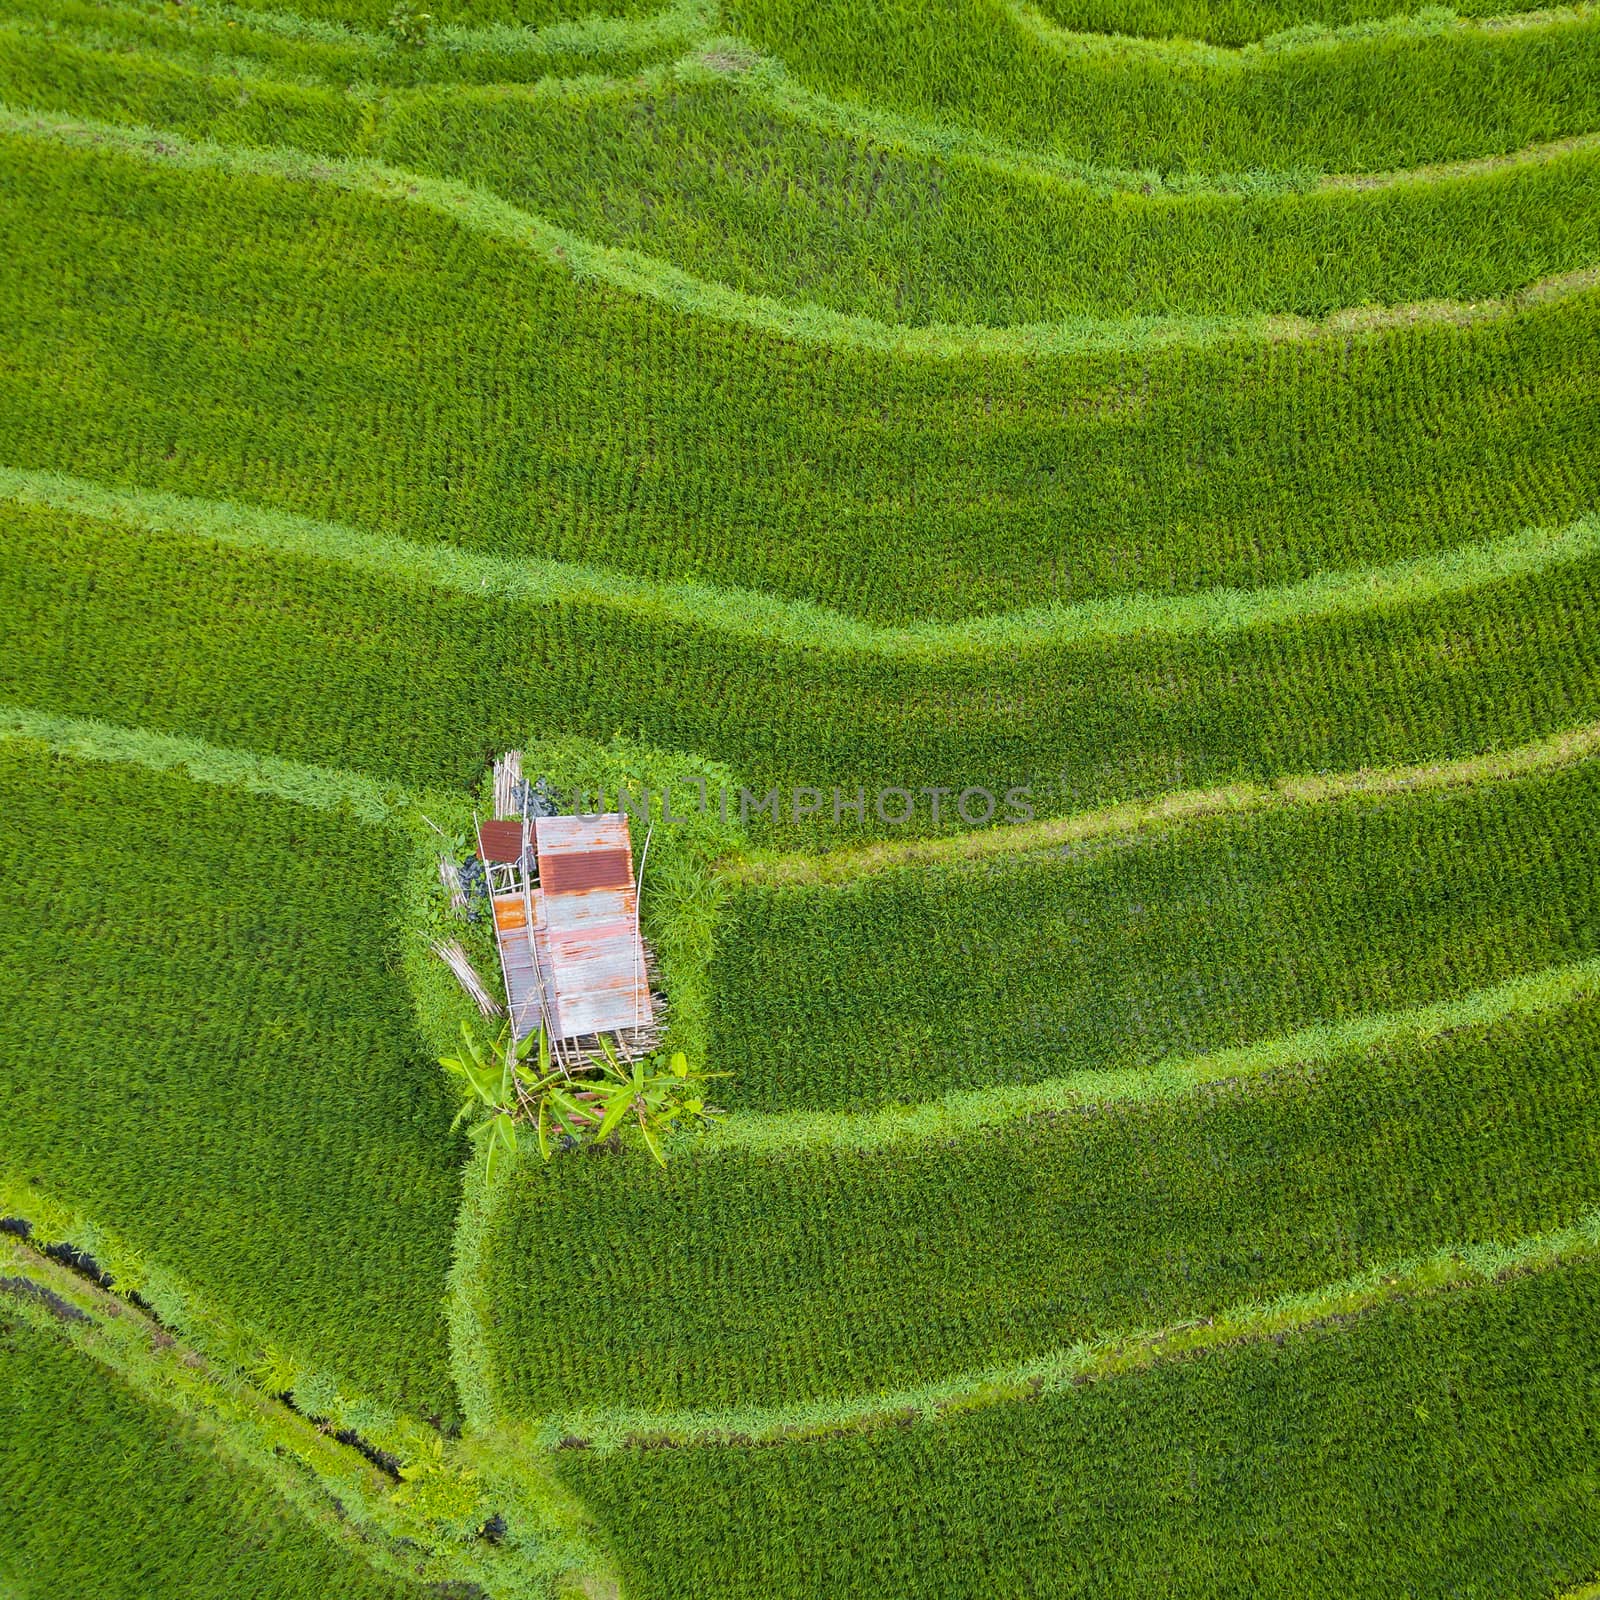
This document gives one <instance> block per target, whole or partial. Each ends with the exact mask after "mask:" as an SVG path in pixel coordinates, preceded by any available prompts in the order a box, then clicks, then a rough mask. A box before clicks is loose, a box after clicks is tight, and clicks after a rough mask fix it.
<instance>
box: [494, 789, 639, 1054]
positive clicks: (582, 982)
mask: <svg viewBox="0 0 1600 1600" xmlns="http://www.w3.org/2000/svg"><path fill="white" fill-rule="evenodd" d="M497 809H498V808H497ZM478 855H479V858H480V859H481V860H482V861H483V863H484V866H485V868H486V869H487V871H488V874H489V888H490V893H491V897H492V899H493V902H494V928H495V938H496V941H497V942H498V945H499V949H500V965H501V969H502V971H503V972H504V974H505V982H506V1002H507V1008H508V1010H509V1011H510V1014H511V1021H512V1026H513V1028H514V1029H515V1032H516V1036H517V1038H519V1039H522V1038H526V1037H527V1035H529V1034H530V1033H533V1032H534V1031H535V1030H536V1029H537V1028H539V1027H540V1026H543V1027H544V1028H545V1029H546V1031H547V1032H548V1034H549V1036H550V1038H551V1039H552V1040H556V1041H562V1040H569V1039H583V1038H587V1037H591V1036H593V1035H596V1034H601V1033H609V1032H617V1031H623V1030H628V1031H633V1032H635V1033H637V1031H638V1030H641V1029H646V1030H647V1029H649V1028H650V1026H651V1024H652V1022H653V1020H654V1019H653V1014H652V1009H651V997H650V983H649V976H648V974H647V972H646V956H645V948H644V941H643V940H642V939H641V938H640V936H639V892H638V888H637V886H636V885H635V883H634V879H633V850H632V842H631V840H630V838H629V834H628V818H627V816H626V815H625V814H622V813H617V814H606V815H598V816H572V817H562V816H530V815H526V814H525V815H523V816H521V817H516V818H507V817H501V818H496V819H495V820H494V821H492V822H485V823H481V824H480V825H479V827H478ZM638 1042H640V1043H644V1042H645V1041H644V1040H639V1041H638Z"/></svg>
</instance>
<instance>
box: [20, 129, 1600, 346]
mask: <svg viewBox="0 0 1600 1600" xmlns="http://www.w3.org/2000/svg"><path fill="white" fill-rule="evenodd" d="M0 134H6V135H10V136H12V137H22V138H29V137H31V138H36V139H47V140H51V141H53V142H56V143H60V144H63V145H67V146H72V147H77V148H86V147H87V148H97V149H106V150H111V151H115V152H117V153H119V154H123V155H127V156H132V157H136V158H139V159H142V160H146V161H160V162H166V163H169V164H171V165H173V166H177V167H181V168H187V169H189V170H204V171H214V172H224V173H248V174H250V175H252V176H256V177H268V178H280V179H283V180H285V181H289V182H311V183H323V184H327V185H328V186H330V187H332V188H336V189H343V190H347V191H351V192H356V193H361V194H367V195H372V196H375V197H377V198H379V199H384V200H398V201H401V202H404V203H407V204H411V205H417V206H421V207H424V208H426V209H428V210H431V211H435V212H437V213H439V214H441V215H443V216H447V217H453V218H455V219H456V220H457V221H458V222H460V223H461V225H462V226H463V227H466V228H468V229H470V230H472V231H475V232H479V233H482V234H484V235H485V236H487V237H489V238H493V239H496V240H498V241H500V242H501V243H505V244H509V245H512V246H513V247H516V248H519V249H523V250H526V251H528V252H529V253H530V254H531V255H533V256H535V257H537V258H538V259H539V260H541V261H542V262H544V263H545V264H547V265H551V266H554V267H556V268H557V269H558V270H561V271H564V272H568V273H571V274H572V275H573V276H574V277H576V278H578V279H580V280H583V279H593V280H596V281H598V282H602V283H606V284H609V285H610V286H611V287H612V288H614V289H617V290H620V291H621V292H623V293H626V294H636V295H642V296H646V297H649V298H652V299H656V300H660V301H663V302H665V303H667V304H669V305H671V306H673V307H674V308H676V309H677V310H680V311H683V312H686V313H688V314H690V315H696V316H705V317H709V318H712V319H713V320H716V321H719V322H724V323H734V324H738V325H740V326H744V327H748V328H751V329H754V330H756V331H758V332H761V333H767V334H771V335H774V336H776V337H778V338H784V339H792V340H796V341H799V342H802V343H812V344H823V345H833V346H839V347H844V348H857V349H867V350H876V351H883V352H887V353H891V354H897V355H903V356H909V357H926V358H935V359H936V358H942V357H953V356H962V355H971V354H979V353H981V354H992V355H998V354H1015V355H1049V354H1063V353H1079V352H1104V351H1139V350H1155V349H1166V348H1171V347H1175V346H1183V345H1195V344H1209V343H1218V342H1223V341H1227V340H1232V339H1246V340H1248V339H1254V340H1259V341H1273V340H1291V339H1293V340H1307V339H1317V338H1322V337H1326V336H1329V335H1334V336H1348V335H1351V334H1357V333H1368V332H1377V331H1380V330H1382V329H1384V328H1399V327H1412V326H1415V325H1416V324H1418V323H1425V322H1445V323H1454V324H1458V325H1464V324H1468V323H1473V322H1479V321H1483V320H1485V319H1486V318H1493V317H1501V316H1507V315H1510V314H1512V313H1513V312H1515V311H1517V310H1518V309H1519V308H1521V307H1523V306H1527V305H1531V304H1534V303H1536V302H1541V301H1545V300H1550V299H1558V298H1564V297H1566V296H1569V295H1574V294H1578V293H1581V292H1582V291H1583V290H1585V289H1588V288H1589V287H1591V286H1592V285H1593V284H1595V283H1597V282H1600V266H1590V267H1585V268H1582V269H1580V270H1578V271H1574V272H1569V273H1563V274H1561V275H1559V276H1557V277H1554V278H1547V279H1542V280H1540V281H1539V282H1537V283H1534V284H1530V285H1529V286H1528V287H1527V288H1525V289H1523V290H1521V291H1519V292H1518V293H1516V294H1514V295H1509V296H1506V297H1505V298H1503V299H1498V300H1482V301H1455V300H1430V301H1419V302H1415V303H1412V304H1406V305H1393V306H1366V307H1354V308H1350V309H1347V310H1342V311H1338V312H1335V313H1333V314H1332V315H1330V316H1328V317H1326V318H1323V319H1322V320H1320V321H1317V320H1312V319H1308V318H1305V317H1297V316H1283V315H1276V314H1273V315H1255V316H1246V317H1202V316H1174V317H1156V316H1134V317H1125V318H1104V317H1074V318H1071V319H1069V320H1066V321H1062V322H1052V323H1023V324H1018V325H1016V326H1014V327H1008V328H988V327H980V326H967V327H956V326H940V325H933V326H927V327H896V326H894V325H892V324H888V323H883V322H879V321H877V320H876V319H874V318H870V317H862V316H854V315H850V314H848V313H845V312H838V311H830V310H826V309H824V308H822V307H818V306H811V305H800V306H794V305H789V304H785V303H783V302H781V301H777V300H772V299H770V298H768V297H766V296H760V295H751V294H745V293H742V292H740V291H738V290H734V289H730V288H727V287H725V286H724V285H721V284H716V283H710V282H707V281H706V280H705V279H702V278H698V277H695V276H693V275H692V274H690V273H687V272H683V271H680V270H679V269H678V268H676V267H672V266H669V265H667V264H666V263H664V262H662V261H659V260H657V259H656V258H654V257H651V256H647V255H644V254H642V253H641V252H639V251H636V250H628V249H619V248H613V247H610V246H603V245H596V244H594V243H592V242H590V241H589V240H587V239H584V238H581V237H579V236H578V235H576V234H573V233H570V232H568V231H567V230H566V229H564V228H559V227H557V226H555V225H554V224H552V223H550V222H547V221H545V220H544V219H543V218H541V217H538V216H535V215H534V214H533V213H531V212H528V211H523V210H521V209H519V208H518V207H516V206H513V205H510V204H508V203H507V202H505V201H503V200H499V199H497V198H495V197H494V196H493V195H490V194H487V193H486V192H484V191H483V190H481V189H477V188H474V187H472V186H471V185H467V184H462V183H456V182H452V181H450V180H447V179H441V178H429V177H424V176H423V175H421V174H419V173H414V172H406V171H403V170H401V169H398V168H394V167H389V166H385V165H383V164H381V163H378V162H371V161H356V160H347V159H329V158H322V159H319V158H317V157H314V156H308V155H305V154H302V153H300V152H295V151H289V150H283V149H273V150H261V149H250V148H234V147H231V146H226V145H218V144H214V143H211V142H209V141H207V142H196V141H190V140H186V139H182V138H180V137H178V136H177V135H174V134H163V133H160V132H157V131H154V130H151V129H146V128H135V127H121V126H117V125H115V124H111V123H103V122H95V121H89V120H86V119H82V118H75V117H65V116H56V115H50V114H46V113H42V112H35V113H29V112H20V111H17V110H15V109H12V108H10V107H4V106H0Z"/></svg>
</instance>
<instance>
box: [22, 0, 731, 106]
mask: <svg viewBox="0 0 1600 1600" xmlns="http://www.w3.org/2000/svg"><path fill="white" fill-rule="evenodd" d="M714 20H715V7H714V5H713V3H712V0H673V3H672V4H670V5H668V6H667V7H666V9H665V10H663V11H660V12H658V13H656V15H654V16H651V17H640V18H634V19H632V20H627V19H622V18H608V17H591V18H589V19H587V20H586V21H585V20H575V21H568V22H554V23H548V24H545V25H542V26H534V27H518V26H516V25H513V24H498V25H492V26H487V27H476V28H474V27H461V26H458V25H453V24H444V25H441V26H439V27H437V28H435V29H433V30H432V31H431V32H430V34H429V35H428V37H427V38H426V39H425V40H424V41H423V42H421V43H418V44H412V45H402V44H401V43H399V41H398V40H396V39H395V38H394V37H392V36H391V35H390V34H389V33H387V32H378V31H373V30H371V29H367V30H361V29H352V28H348V27H344V26H341V25H339V24H337V23H331V22H327V21H320V20H318V19H315V18H310V17H303V16H298V15H295V14H292V13H288V12H280V11H272V10H266V9H262V10H257V9H256V8H254V7H250V6H241V5H231V4H226V3H221V4H202V5H190V6H184V7H182V8H178V7H171V6H169V7H164V8H161V9H159V10H152V9H147V8H145V7H142V6H137V5H128V4H122V3H116V0H13V3H12V4H11V5H10V6H9V7H8V8H7V15H6V24H7V26H8V27H12V26H16V25H18V24H22V25H25V26H28V27H30V28H32V29H34V30H36V31H41V32H45V33H48V34H50V35H52V36H55V37H59V38H63V39H69V40H77V41H78V42H79V43H81V44H83V45H86V46H97V47H99V48H102V49H109V50H117V49H121V48H126V47H127V46H129V45H142V46H146V47H150V48H154V49H156V50H159V51H160V53H161V55H162V57H163V59H165V60H166V61H168V62H169V64H170V63H175V62H181V61H184V60H187V61H189V62H190V63H191V64H193V65H196V66H198V67H200V68H201V69H202V70H210V71H224V72H226V71H227V70H228V68H229V65H230V64H232V65H233V66H235V67H236V68H237V69H241V70H242V71H244V72H245V73H247V74H274V75H276V76H278V77H279V78H280V79H282V80H284V81H287V82H292V83H302V84H306V83H318V82H320V83H323V84H326V85H328V86H330V87H332V88H334V89H336V90H337V91H339V92H340V93H343V92H344V91H345V90H346V88H347V87H349V86H352V85H354V86H356V88H357V90H359V92H360V93H361V94H369V93H372V92H374V91H375V90H377V89H378V88H379V87H380V86H383V85H388V86H395V85H417V84H428V83H436V84H455V83H493V82H497V81H514V82H525V81H528V80H529V79H533V78H537V77H539V76H540V75H541V74H547V73H551V72H558V73H559V72H567V73H581V72H585V71H594V70H596V69H597V68H599V67H602V66H610V67H612V68H614V69H619V70H627V69H629V68H631V67H634V66H638V65H643V64H644V63H647V62H652V61H654V62H659V61H663V60H670V59H671V58H672V57H673V56H675V55H678V54H680V53H682V52H683V51H684V50H687V49H689V48H691V47H692V46H693V45H694V44H695V43H697V42H698V41H699V40H701V39H702V38H705V37H707V35H708V30H709V28H710V25H711V23H712V22H714ZM230 75H231V74H230ZM352 92H355V91H352Z"/></svg>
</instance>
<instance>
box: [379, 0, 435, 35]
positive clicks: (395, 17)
mask: <svg viewBox="0 0 1600 1600" xmlns="http://www.w3.org/2000/svg"><path fill="white" fill-rule="evenodd" d="M432 21H433V16H432V14H431V13H430V12H427V11H413V10H412V9H411V7H410V6H409V5H408V4H407V3H406V0H400V4H399V5H397V6H396V7H395V8H394V10H393V11H391V12H390V13H389V32H390V33H391V34H393V35H394V37H395V39H396V40H397V41H398V42H399V43H400V44H404V45H420V44H424V43H426V42H427V38H428V27H429V24H431V23H432Z"/></svg>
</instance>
